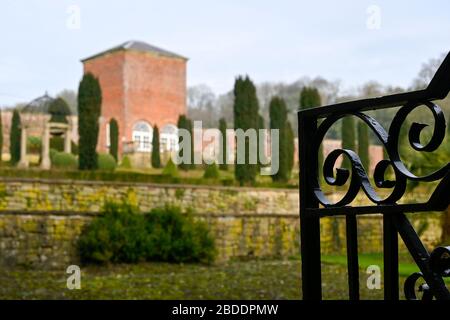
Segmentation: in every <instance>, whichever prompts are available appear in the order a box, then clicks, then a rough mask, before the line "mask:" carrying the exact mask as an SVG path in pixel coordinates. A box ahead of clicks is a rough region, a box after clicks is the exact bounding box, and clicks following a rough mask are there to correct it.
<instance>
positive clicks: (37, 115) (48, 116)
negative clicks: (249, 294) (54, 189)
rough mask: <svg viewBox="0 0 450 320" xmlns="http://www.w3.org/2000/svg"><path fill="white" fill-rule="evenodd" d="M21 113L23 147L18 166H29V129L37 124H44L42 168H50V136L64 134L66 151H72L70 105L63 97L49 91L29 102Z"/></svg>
mask: <svg viewBox="0 0 450 320" xmlns="http://www.w3.org/2000/svg"><path fill="white" fill-rule="evenodd" d="M20 114H21V130H22V137H21V149H20V161H19V164H18V166H19V167H22V168H24V167H25V168H26V167H28V159H27V131H28V129H29V128H31V127H35V126H36V125H39V126H42V127H43V129H44V133H43V135H42V150H41V168H42V169H50V166H51V162H50V136H54V137H56V136H62V135H64V152H66V153H70V152H71V141H70V130H71V123H70V119H69V116H70V115H71V113H70V109H69V106H68V105H67V103H66V102H65V101H64V100H63V99H62V98H56V99H55V98H52V97H50V96H49V95H48V94H47V93H45V94H44V95H43V96H41V97H38V98H36V99H34V100H33V101H31V102H30V103H29V104H27V105H26V106H25V107H23V108H22V110H21V111H20Z"/></svg>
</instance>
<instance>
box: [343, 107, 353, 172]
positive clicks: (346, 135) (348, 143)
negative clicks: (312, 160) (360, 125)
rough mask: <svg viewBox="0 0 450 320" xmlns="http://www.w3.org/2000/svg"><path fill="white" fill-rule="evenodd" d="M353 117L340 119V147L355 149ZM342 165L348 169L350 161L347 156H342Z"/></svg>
mask: <svg viewBox="0 0 450 320" xmlns="http://www.w3.org/2000/svg"><path fill="white" fill-rule="evenodd" d="M355 134H356V132H355V119H354V118H353V117H351V116H347V117H344V118H343V119H342V136H341V137H342V149H349V150H353V151H356V150H355V140H356V137H355ZM342 167H345V168H347V169H350V167H351V163H350V160H349V159H348V157H347V156H344V161H343V162H342Z"/></svg>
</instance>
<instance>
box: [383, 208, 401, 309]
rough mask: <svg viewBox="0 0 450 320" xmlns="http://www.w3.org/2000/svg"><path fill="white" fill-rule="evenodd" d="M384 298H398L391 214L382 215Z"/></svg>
mask: <svg viewBox="0 0 450 320" xmlns="http://www.w3.org/2000/svg"><path fill="white" fill-rule="evenodd" d="M383 259H384V299H385V300H398V299H399V291H398V290H399V286H398V282H399V279H398V235H397V229H396V228H395V225H394V221H393V215H390V214H384V215H383Z"/></svg>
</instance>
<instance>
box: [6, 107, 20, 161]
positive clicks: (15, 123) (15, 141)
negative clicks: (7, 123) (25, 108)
mask: <svg viewBox="0 0 450 320" xmlns="http://www.w3.org/2000/svg"><path fill="white" fill-rule="evenodd" d="M21 143H22V130H21V129H20V114H19V111H17V110H14V112H13V116H12V120H11V132H10V134H9V153H10V155H11V164H13V165H15V164H17V163H18V162H19V160H20V145H21Z"/></svg>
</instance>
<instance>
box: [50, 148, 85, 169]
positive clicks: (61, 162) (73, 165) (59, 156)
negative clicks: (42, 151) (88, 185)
mask: <svg viewBox="0 0 450 320" xmlns="http://www.w3.org/2000/svg"><path fill="white" fill-rule="evenodd" d="M52 152H53V154H52ZM50 159H51V162H52V166H53V167H54V168H57V169H64V170H75V169H77V168H78V160H77V157H75V156H74V155H73V154H71V153H65V152H57V151H56V153H55V151H54V150H53V149H51V150H50Z"/></svg>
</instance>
